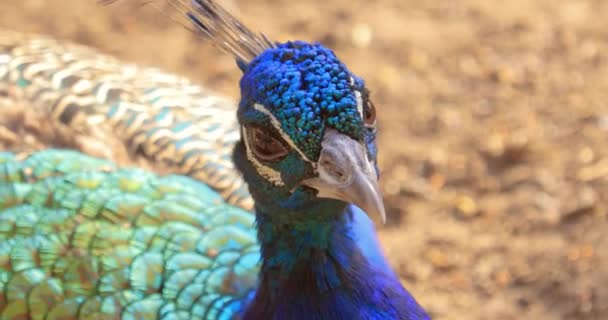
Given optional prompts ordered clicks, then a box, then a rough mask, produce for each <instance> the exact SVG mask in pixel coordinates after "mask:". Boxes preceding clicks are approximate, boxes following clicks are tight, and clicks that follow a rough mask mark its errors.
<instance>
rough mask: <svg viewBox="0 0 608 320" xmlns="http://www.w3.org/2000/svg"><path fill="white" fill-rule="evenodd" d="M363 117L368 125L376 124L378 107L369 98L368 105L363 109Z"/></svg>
mask: <svg viewBox="0 0 608 320" xmlns="http://www.w3.org/2000/svg"><path fill="white" fill-rule="evenodd" d="M363 118H364V120H365V124H366V125H368V126H373V125H375V124H376V107H375V106H374V103H373V102H372V101H371V100H367V106H366V107H365V108H364V110H363Z"/></svg>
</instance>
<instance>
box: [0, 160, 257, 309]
mask: <svg viewBox="0 0 608 320" xmlns="http://www.w3.org/2000/svg"><path fill="white" fill-rule="evenodd" d="M253 223H254V220H253V216H252V215H251V214H250V213H248V212H246V211H243V210H241V209H238V208H235V207H233V206H230V205H228V204H226V203H225V202H224V201H223V199H222V198H221V196H220V195H218V194H217V193H215V192H214V191H213V190H211V189H210V188H208V187H207V186H206V185H204V184H202V183H200V182H197V181H195V180H192V179H189V178H186V177H183V176H174V175H169V176H164V177H159V176H156V175H154V174H151V173H149V172H146V171H143V170H140V169H119V168H117V167H116V166H115V165H114V164H112V163H110V162H108V161H105V160H101V159H97V158H91V157H88V156H85V155H82V154H80V153H77V152H73V151H60V150H45V151H40V152H37V153H33V154H31V155H29V156H28V157H27V158H25V159H18V158H17V157H15V155H14V154H12V153H1V154H0V318H2V319H17V318H19V317H21V319H23V318H32V319H65V318H68V317H70V318H71V317H76V316H78V317H79V318H80V319H117V318H121V317H122V319H157V318H158V319H230V318H231V317H232V316H234V315H235V314H236V313H237V311H240V310H243V309H244V305H245V304H246V303H247V299H248V298H249V296H250V295H251V294H252V292H253V290H254V288H255V284H256V281H257V279H256V274H257V270H258V261H259V246H258V244H257V240H256V232H255V230H254V228H253Z"/></svg>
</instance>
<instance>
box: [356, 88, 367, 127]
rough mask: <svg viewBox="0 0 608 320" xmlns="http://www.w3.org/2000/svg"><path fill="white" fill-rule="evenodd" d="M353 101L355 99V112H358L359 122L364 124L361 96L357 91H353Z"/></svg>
mask: <svg viewBox="0 0 608 320" xmlns="http://www.w3.org/2000/svg"><path fill="white" fill-rule="evenodd" d="M355 99H357V112H359V116H360V117H361V121H363V122H365V119H364V118H363V96H362V95H361V92H360V91H359V90H355Z"/></svg>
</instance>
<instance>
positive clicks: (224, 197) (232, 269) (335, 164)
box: [0, 0, 429, 320]
mask: <svg viewBox="0 0 608 320" xmlns="http://www.w3.org/2000/svg"><path fill="white" fill-rule="evenodd" d="M102 2H106V3H109V2H114V1H102ZM153 2H154V1H153ZM165 2H166V3H168V4H169V5H170V6H171V8H173V9H172V10H174V11H173V12H177V13H179V14H180V16H179V21H180V22H181V23H183V24H184V26H185V27H188V28H190V29H192V30H193V32H196V33H199V34H201V35H205V36H207V37H208V38H210V39H212V40H213V41H214V43H215V44H216V45H218V46H219V47H220V48H221V49H223V50H224V51H226V52H227V53H229V54H232V55H233V56H234V58H235V60H236V65H237V66H238V67H239V68H240V70H241V71H242V77H241V80H240V89H241V94H240V99H239V102H238V103H237V104H234V103H232V102H230V100H229V99H225V98H222V97H219V96H218V95H216V94H214V93H213V92H210V91H209V90H206V89H204V88H202V87H200V86H197V85H195V84H192V83H191V82H190V81H188V80H187V79H184V78H181V77H178V76H174V75H171V74H168V73H164V72H163V71H161V70H158V69H154V68H148V67H140V66H137V65H133V64H126V63H120V62H119V61H117V60H115V59H114V58H112V57H109V56H106V55H103V54H100V53H98V52H96V51H95V50H93V49H90V48H87V47H84V46H80V45H74V44H69V43H65V42H60V41H56V40H53V39H50V38H47V37H44V36H32V35H23V34H20V33H16V32H9V31H2V32H0V93H2V94H0V96H4V98H6V97H9V98H11V99H14V100H15V101H17V100H19V99H21V100H22V101H27V102H28V107H31V108H32V109H33V110H34V111H35V113H37V114H41V115H43V117H44V118H47V119H48V120H49V122H53V123H57V124H58V125H61V126H64V127H66V128H68V129H73V131H74V133H76V132H79V130H86V129H87V128H109V132H111V133H113V134H114V135H115V137H116V138H117V139H119V140H120V141H121V143H123V144H124V146H125V148H126V149H127V150H128V152H129V154H131V155H133V156H135V155H137V156H140V157H143V158H147V159H150V160H151V161H157V162H159V163H162V164H163V165H165V166H166V167H167V173H165V174H159V173H153V172H152V171H150V170H146V169H143V168H137V167H129V166H119V165H118V164H116V163H115V162H114V161H111V160H109V159H106V158H104V157H101V156H92V155H87V154H85V153H83V152H80V151H75V150H69V149H61V148H54V149H53V148H51V149H44V150H39V151H31V152H30V151H28V152H17V151H16V150H12V151H4V152H0V319H47V320H51V319H412V320H418V319H429V316H428V314H427V313H426V312H425V311H424V309H423V308H422V307H421V306H420V305H419V304H418V302H417V301H416V300H415V299H414V298H413V296H412V295H411V294H410V293H409V292H408V291H407V290H406V289H405V288H404V287H403V286H402V284H401V282H400V280H399V278H398V276H397V275H396V274H395V272H394V271H393V270H392V269H391V268H390V266H389V264H388V262H387V260H386V258H385V256H384V255H383V253H382V251H381V248H380V246H379V244H378V241H377V239H376V235H375V231H374V221H373V220H376V221H379V222H383V221H384V220H385V209H384V206H383V202H382V198H381V194H380V189H379V187H378V177H379V170H378V166H377V161H376V157H377V147H376V134H377V124H376V110H375V107H374V105H373V103H372V102H371V98H370V94H369V91H368V90H367V89H366V86H365V83H364V81H363V79H361V78H360V77H358V76H356V75H355V74H354V73H352V72H351V71H350V70H349V69H348V68H347V67H346V66H345V65H344V64H343V63H342V62H341V61H340V60H339V59H338V57H337V56H336V55H335V54H334V52H333V51H331V50H330V49H328V48H326V47H325V46H323V45H321V44H319V43H308V42H303V41H288V42H284V43H278V42H273V41H271V40H269V38H268V37H266V36H265V35H263V34H260V33H254V32H252V31H250V30H249V29H248V28H246V27H245V26H244V25H243V24H242V23H241V22H239V21H238V20H237V19H236V18H235V17H233V16H232V15H231V14H230V13H229V12H227V11H226V10H225V9H223V8H222V7H221V6H219V5H218V4H217V3H216V2H215V1H211V0H193V1H192V2H188V1H186V0H166V1H156V2H155V3H157V4H163V3H165ZM0 108H2V105H0ZM235 115H236V117H235Z"/></svg>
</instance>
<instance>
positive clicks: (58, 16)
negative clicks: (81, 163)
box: [0, 0, 608, 320]
mask: <svg viewBox="0 0 608 320" xmlns="http://www.w3.org/2000/svg"><path fill="white" fill-rule="evenodd" d="M93 2H94V1H93V0H89V1H84V0H78V1H75V0H72V1H69V0H68V1H66V0H46V1H44V0H22V1H11V0H0V27H9V28H12V29H17V30H20V31H29V32H37V33H44V34H50V35H54V36H56V37H59V38H63V39H70V40H73V41H77V42H80V43H84V44H88V45H91V46H94V47H97V48H101V49H102V50H103V51H105V52H109V53H112V54H115V55H117V56H119V57H121V58H122V59H124V60H127V61H136V62H139V63H141V64H147V65H153V66H159V67H162V68H164V69H166V70H169V71H173V72H176V73H179V74H183V75H186V76H188V77H190V78H192V79H195V80H197V81H200V82H201V83H204V84H206V85H207V86H209V87H212V88H215V89H216V90H219V91H220V92H223V93H225V94H227V95H231V96H233V97H236V94H237V89H238V88H237V85H236V84H237V80H238V76H239V74H238V72H237V69H236V68H235V67H234V65H233V62H232V60H231V59H230V57H228V56H227V55H224V54H221V53H219V52H218V51H217V50H215V49H213V48H211V47H210V46H209V44H208V43H205V42H201V41H196V40H195V38H194V37H193V36H191V35H190V34H188V33H187V32H185V31H183V30H182V29H181V28H180V27H177V26H175V25H173V24H172V23H171V22H169V21H167V20H164V19H162V18H160V16H159V15H158V14H156V13H155V12H154V11H153V10H151V9H149V8H136V6H132V5H131V6H130V5H117V6H116V7H113V8H106V9H104V8H99V7H96V6H95V5H93V4H92V3H93ZM222 3H224V4H225V5H226V6H227V7H228V8H229V9H230V10H231V11H233V12H236V14H237V15H238V16H239V17H241V18H242V19H243V20H244V21H245V22H246V23H247V24H248V25H250V26H252V27H254V28H255V29H259V30H263V31H265V33H266V34H268V35H269V36H270V37H271V38H274V39H276V40H287V39H302V40H319V41H322V42H323V43H325V44H327V45H329V46H331V47H332V48H334V49H335V51H336V52H337V54H338V55H339V56H340V57H342V58H343V60H345V61H346V63H347V64H348V65H349V67H350V68H351V70H353V71H355V72H356V73H358V74H359V75H361V76H362V77H364V78H365V79H366V80H367V82H368V87H369V88H371V90H372V91H373V97H374V99H375V104H376V106H377V107H378V109H379V112H378V116H379V118H380V124H381V130H382V133H381V136H380V151H381V154H380V157H381V167H382V168H383V174H384V175H383V179H382V182H383V187H384V192H385V199H386V201H387V205H388V208H389V211H390V217H389V218H390V222H389V225H388V226H386V227H384V228H383V229H382V230H381V233H380V236H381V239H382V242H383V244H384V246H385V248H386V250H387V253H388V255H389V257H390V260H391V263H392V264H393V265H394V266H395V268H396V269H397V270H398V272H399V274H400V275H401V276H402V278H403V282H404V283H405V285H406V286H407V287H408V288H409V289H410V290H411V291H412V292H413V293H414V294H415V296H416V297H417V299H418V300H419V301H420V302H421V303H422V304H423V305H425V306H426V308H427V309H428V310H429V311H430V312H431V313H432V314H433V315H434V317H435V319H539V320H544V319H608V250H606V248H607V247H608V217H607V210H608V105H607V103H606V101H608V50H607V49H608V44H607V42H606V40H607V39H608V20H607V19H606V17H608V2H606V1H602V0H596V1H593V0H589V1H575V0H570V1H562V2H561V3H560V2H557V1H552V0H536V1H525V0H512V1H508V2H506V1H488V0H461V1H455V0H454V1H414V0H381V1H360V0H329V1H328V0H311V1H299V2H295V1H288V0H256V1H253V0H249V1H245V0H233V1H228V0H227V1H222Z"/></svg>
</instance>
